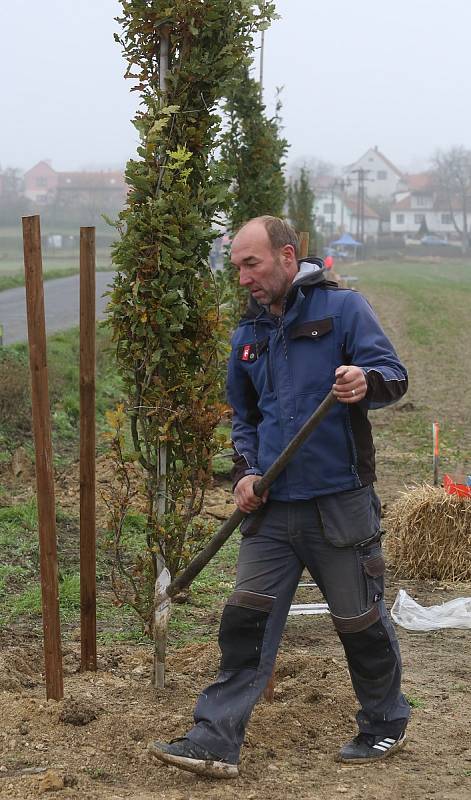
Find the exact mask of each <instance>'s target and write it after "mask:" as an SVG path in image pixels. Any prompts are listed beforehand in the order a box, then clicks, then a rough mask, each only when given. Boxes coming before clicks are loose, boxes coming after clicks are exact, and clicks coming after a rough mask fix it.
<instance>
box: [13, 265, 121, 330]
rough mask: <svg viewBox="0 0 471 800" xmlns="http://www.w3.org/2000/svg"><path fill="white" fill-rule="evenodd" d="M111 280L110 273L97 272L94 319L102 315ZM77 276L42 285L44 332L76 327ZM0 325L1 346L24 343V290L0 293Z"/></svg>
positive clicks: (77, 315) (77, 314) (77, 306)
mask: <svg viewBox="0 0 471 800" xmlns="http://www.w3.org/2000/svg"><path fill="white" fill-rule="evenodd" d="M112 280H113V273H112V272H97V273H96V314H97V319H103V317H104V316H105V314H104V311H105V306H106V304H107V302H108V298H107V297H103V296H102V295H103V292H105V291H106V290H107V288H108V286H109V285H110V283H111V281H112ZM79 297H80V295H79V276H78V275H71V276H70V277H69V278H57V280H51V281H45V282H44V304H45V307H46V330H47V333H48V334H50V333H55V332H56V331H63V330H67V328H73V327H75V326H77V325H78V324H79ZM0 324H1V325H3V344H13V343H14V342H23V341H26V339H27V338H28V328H27V324H26V295H25V290H24V288H19V289H7V291H5V292H0Z"/></svg>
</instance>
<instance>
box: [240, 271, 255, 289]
mask: <svg viewBox="0 0 471 800" xmlns="http://www.w3.org/2000/svg"><path fill="white" fill-rule="evenodd" d="M239 283H240V285H241V286H250V284H251V283H252V278H251V277H250V274H249V273H248V272H247V271H246V270H245V269H243V268H242V269H241V270H240V271H239Z"/></svg>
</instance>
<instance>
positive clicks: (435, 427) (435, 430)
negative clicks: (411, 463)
mask: <svg viewBox="0 0 471 800" xmlns="http://www.w3.org/2000/svg"><path fill="white" fill-rule="evenodd" d="M439 430H440V426H439V424H438V422H433V423H432V436H433V485H434V486H438V433H439Z"/></svg>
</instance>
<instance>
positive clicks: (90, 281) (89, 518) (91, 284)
mask: <svg viewBox="0 0 471 800" xmlns="http://www.w3.org/2000/svg"><path fill="white" fill-rule="evenodd" d="M23 247H24V262H25V285H26V311H27V320H28V342H29V358H30V370H31V401H32V411H33V432H34V443H35V453H36V487H37V503H38V522H39V552H40V571H41V597H42V613H43V635H44V660H45V674H46V696H47V698H48V699H53V700H60V699H61V698H62V697H63V696H64V687H63V671H62V648H61V631H60V618H59V587H58V567H57V538H56V513H55V495H54V471H53V462H52V442H51V419H50V410H49V389H48V374H47V354H46V323H45V313H44V288H43V276H42V256H41V229H40V219H39V216H31V217H23ZM95 539H96V533H95V229H94V228H81V229H80V565H81V569H80V610H81V633H82V636H81V642H82V645H81V668H82V670H88V669H90V670H95V669H96V588H95V586H96V580H95V571H96V568H95Z"/></svg>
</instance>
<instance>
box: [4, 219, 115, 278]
mask: <svg viewBox="0 0 471 800" xmlns="http://www.w3.org/2000/svg"><path fill="white" fill-rule="evenodd" d="M57 234H59V235H60V236H62V247H60V248H55V247H52V246H51V243H50V240H49V236H51V235H57ZM41 237H42V256H43V270H44V275H45V277H46V278H47V279H52V278H59V277H65V276H66V275H72V274H74V273H76V272H78V270H79V252H80V251H79V244H80V242H79V237H80V228H79V226H77V227H70V228H69V227H62V228H60V229H57V228H54V229H52V228H49V227H47V226H41ZM116 238H117V234H116V231H115V230H114V229H113V228H111V227H106V228H99V229H97V232H96V243H97V249H96V264H97V270H109V269H111V268H112V265H111V245H112V243H113V241H114V240H115V239H116ZM22 285H24V263H23V240H22V231H21V225H18V227H9V228H2V227H0V291H2V290H4V289H11V288H13V287H15V286H22Z"/></svg>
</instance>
